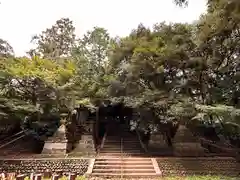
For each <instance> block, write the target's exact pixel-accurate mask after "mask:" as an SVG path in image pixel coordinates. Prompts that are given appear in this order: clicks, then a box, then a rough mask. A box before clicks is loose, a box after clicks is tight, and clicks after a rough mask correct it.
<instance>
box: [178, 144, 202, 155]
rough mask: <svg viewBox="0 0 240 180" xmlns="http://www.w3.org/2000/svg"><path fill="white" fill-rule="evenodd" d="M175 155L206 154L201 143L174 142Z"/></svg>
mask: <svg viewBox="0 0 240 180" xmlns="http://www.w3.org/2000/svg"><path fill="white" fill-rule="evenodd" d="M173 151H174V155H176V156H188V157H196V156H204V154H205V152H204V148H202V146H201V144H199V143H174V144H173Z"/></svg>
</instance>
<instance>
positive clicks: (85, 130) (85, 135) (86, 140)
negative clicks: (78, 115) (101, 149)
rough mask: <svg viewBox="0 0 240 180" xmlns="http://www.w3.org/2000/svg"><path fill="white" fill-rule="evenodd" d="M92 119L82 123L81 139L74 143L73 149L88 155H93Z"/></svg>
mask: <svg viewBox="0 0 240 180" xmlns="http://www.w3.org/2000/svg"><path fill="white" fill-rule="evenodd" d="M94 126H95V122H94V121H87V122H85V123H84V124H83V125H82V133H81V139H80V140H79V142H78V143H77V145H76V148H75V151H79V152H82V153H84V154H88V155H94V154H95V153H96V151H95V141H94Z"/></svg>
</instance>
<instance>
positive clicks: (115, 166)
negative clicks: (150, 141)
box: [94, 164, 153, 169]
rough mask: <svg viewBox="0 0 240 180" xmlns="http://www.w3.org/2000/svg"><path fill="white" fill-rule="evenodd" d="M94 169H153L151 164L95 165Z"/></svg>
mask: <svg viewBox="0 0 240 180" xmlns="http://www.w3.org/2000/svg"><path fill="white" fill-rule="evenodd" d="M94 168H128V169H138V168H140V169H141V168H144V169H153V165H152V164H95V165H94Z"/></svg>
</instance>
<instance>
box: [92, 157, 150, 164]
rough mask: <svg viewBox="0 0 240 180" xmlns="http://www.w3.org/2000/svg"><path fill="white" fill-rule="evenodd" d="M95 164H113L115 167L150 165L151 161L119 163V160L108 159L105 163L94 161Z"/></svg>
mask: <svg viewBox="0 0 240 180" xmlns="http://www.w3.org/2000/svg"><path fill="white" fill-rule="evenodd" d="M95 164H101V165H104V164H109V165H110V164H111V165H112V164H115V165H119V164H120V165H121V164H128V165H136V164H137V165H152V161H151V160H149V161H144V160H138V161H136V160H128V161H121V160H120V159H119V160H118V159H110V158H109V159H108V160H105V161H99V160H96V161H95Z"/></svg>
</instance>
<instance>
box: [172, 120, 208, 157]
mask: <svg viewBox="0 0 240 180" xmlns="http://www.w3.org/2000/svg"><path fill="white" fill-rule="evenodd" d="M173 149H174V154H175V155H176V156H193V157H196V156H204V148H202V146H201V143H200V141H199V139H198V138H197V137H194V136H193V134H192V133H191V132H190V130H189V129H188V128H187V127H186V126H185V125H180V126H179V128H178V130H177V132H176V135H175V137H174V139H173Z"/></svg>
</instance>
